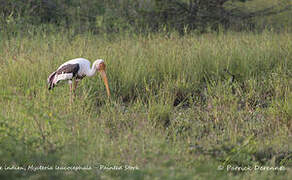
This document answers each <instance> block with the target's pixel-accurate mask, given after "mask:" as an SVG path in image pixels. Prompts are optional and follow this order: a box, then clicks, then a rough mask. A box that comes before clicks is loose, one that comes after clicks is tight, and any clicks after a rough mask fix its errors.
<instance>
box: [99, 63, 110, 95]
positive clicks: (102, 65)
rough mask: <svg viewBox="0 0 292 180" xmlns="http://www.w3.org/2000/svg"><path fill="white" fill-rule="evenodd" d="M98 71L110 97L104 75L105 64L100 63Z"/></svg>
mask: <svg viewBox="0 0 292 180" xmlns="http://www.w3.org/2000/svg"><path fill="white" fill-rule="evenodd" d="M99 72H100V75H101V77H102V79H103V82H104V85H105V88H106V92H107V96H108V97H110V96H111V94H110V90H109V87H108V81H107V77H106V73H105V64H104V63H102V64H100V68H99Z"/></svg>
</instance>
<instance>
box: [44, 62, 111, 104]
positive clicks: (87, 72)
mask: <svg viewBox="0 0 292 180" xmlns="http://www.w3.org/2000/svg"><path fill="white" fill-rule="evenodd" d="M96 71H99V72H100V75H101V77H102V78H103V81H104V84H105V87H106V91H107V95H108V97H110V90H109V87H108V81H107V77H106V73H105V64H104V60H102V59H98V60H96V61H94V63H93V65H92V67H91V68H90V61H89V60H87V59H84V58H76V59H72V60H69V61H67V62H65V63H64V64H62V65H61V66H60V67H59V68H58V69H57V70H56V71H55V72H53V73H52V74H50V76H49V77H48V86H49V90H51V89H53V88H54V87H55V86H56V85H57V84H58V82H60V81H64V80H68V83H69V85H70V100H71V101H72V91H73V94H74V96H75V90H76V88H77V85H78V82H79V81H80V80H81V79H82V78H84V77H85V76H89V77H91V76H93V75H95V73H96ZM72 80H74V87H73V85H72Z"/></svg>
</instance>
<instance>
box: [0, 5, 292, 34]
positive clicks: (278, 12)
mask: <svg viewBox="0 0 292 180" xmlns="http://www.w3.org/2000/svg"><path fill="white" fill-rule="evenodd" d="M0 4H1V6H0V16H1V17H2V18H0V25H1V26H2V28H1V29H2V30H8V32H11V31H12V32H13V31H19V30H20V29H21V30H24V31H25V30H26V29H29V28H30V27H31V26H44V25H47V24H53V25H55V26H58V27H62V28H63V27H66V28H67V29H68V28H71V29H74V31H75V32H76V33H82V32H87V31H91V32H94V33H113V32H114V33H116V32H121V31H125V30H126V31H130V32H135V33H137V32H144V33H145V32H149V31H150V32H153V31H154V32H156V31H158V30H160V29H163V28H164V29H167V30H173V29H175V30H177V31H178V32H180V33H181V34H184V33H185V32H188V31H191V30H196V31H198V32H208V31H210V30H212V31H213V30H215V31H218V30H219V29H223V28H224V29H233V30H236V31H241V30H253V31H254V30H257V31H260V30H263V29H265V28H269V29H272V28H274V29H275V28H276V29H278V30H279V29H283V27H285V28H287V27H290V26H291V25H292V20H291V18H290V17H291V16H292V13H291V12H292V4H291V0H119V1H117V0H82V1H81V0H29V1H20V0H9V1H7V0H0ZM3 27H4V28H3Z"/></svg>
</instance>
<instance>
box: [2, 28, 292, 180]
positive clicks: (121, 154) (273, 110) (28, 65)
mask: <svg viewBox="0 0 292 180" xmlns="http://www.w3.org/2000/svg"><path fill="white" fill-rule="evenodd" d="M0 47H1V48H0V74H1V76H0V93H1V94H0V106H1V109H0V115H1V116H0V133H1V134H0V159H1V163H2V165H3V164H6V165H12V164H16V165H23V166H27V165H29V164H41V165H44V164H51V165H55V164H57V165H76V164H79V165H92V166H98V165H99V164H107V165H132V166H138V167H139V170H137V171H133V172H132V171H130V172H129V171H99V170H98V169H95V170H92V171H81V172H78V173H75V172H72V171H69V172H67V173H66V172H55V171H53V172H50V171H37V172H31V171H26V172H21V171H0V177H4V178H12V177H14V178H20V179H21V178H30V179H37V178H47V179H49V178H53V177H59V178H67V179H76V178H80V179H81V178H82V177H84V176H85V177H88V178H90V177H91V178H94V177H98V178H101V179H111V178H120V179H129V178H130V179H142V178H144V179H153V178H154V177H156V178H159V179H165V178H166V179H171V178H173V179H179V178H185V179H192V178H198V179H214V178H217V179H230V178H235V179H242V178H245V179H253V178H256V179H261V178H262V179H267V178H271V179H283V178H285V177H292V171H291V166H292V164H291V163H292V162H291V145H292V144H291V142H292V141H291V132H292V131H291V130H292V122H291V119H292V93H291V92H292V90H291V87H292V80H291V79H292V58H291V57H292V56H291V52H292V36H291V34H289V33H281V34H276V33H272V32H263V33H261V34H256V33H233V32H227V33H219V34H212V33H211V34H203V35H196V34H189V35H186V36H183V37H181V36H179V35H177V34H176V33H169V34H163V33H158V34H149V35H145V36H142V35H141V36H140V35H132V34H127V33H125V34H122V35H114V36H109V35H104V36H95V35H92V34H84V35H75V36H73V35H72V34H70V33H64V32H60V33H38V32H36V33H34V34H32V35H30V36H23V35H21V34H19V35H17V36H13V37H11V36H10V37H8V36H5V34H2V35H1V39H0ZM76 57H84V58H88V59H90V60H91V61H94V60H95V59H99V58H102V59H104V60H105V62H106V65H107V74H108V79H109V85H110V89H111V93H112V95H113V96H112V97H111V99H110V100H109V99H107V97H106V91H105V88H104V85H103V83H102V81H101V79H100V78H99V76H98V75H97V76H96V77H93V78H85V79H84V80H82V83H80V87H79V88H78V90H77V97H76V99H75V103H74V104H72V105H70V103H69V87H68V85H67V84H64V85H63V86H59V87H57V88H55V89H54V90H53V91H51V92H49V91H48V90H47V85H46V79H47V76H48V75H49V74H50V73H51V72H53V71H54V70H55V69H56V68H57V67H58V66H59V65H60V64H62V63H63V62H64V61H66V60H69V59H73V58H76ZM232 75H233V76H234V78H232ZM218 165H223V166H225V167H226V166H227V165H234V166H254V165H262V166H285V167H286V168H287V170H286V171H284V172H274V171H272V172H271V171H263V172H258V171H252V172H237V171H236V172H234V171H233V172H231V171H226V170H223V171H218V170H217V166H218ZM289 168H290V169H289ZM209 172H212V173H209Z"/></svg>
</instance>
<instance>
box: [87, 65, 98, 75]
mask: <svg viewBox="0 0 292 180" xmlns="http://www.w3.org/2000/svg"><path fill="white" fill-rule="evenodd" d="M96 64H97V62H96V61H95V62H94V63H93V64H92V67H91V68H90V69H89V71H88V72H87V73H86V76H89V77H90V76H93V75H95V73H96Z"/></svg>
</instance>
